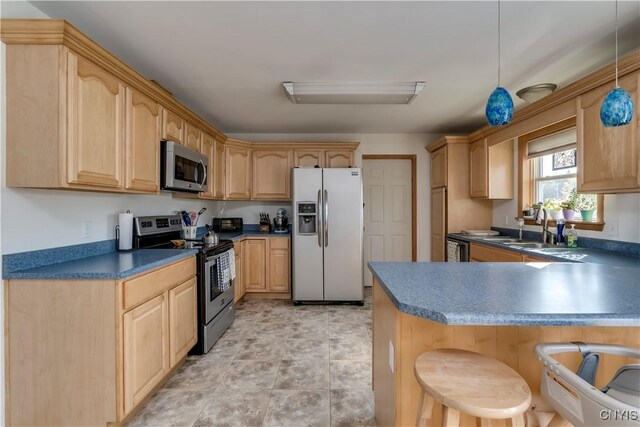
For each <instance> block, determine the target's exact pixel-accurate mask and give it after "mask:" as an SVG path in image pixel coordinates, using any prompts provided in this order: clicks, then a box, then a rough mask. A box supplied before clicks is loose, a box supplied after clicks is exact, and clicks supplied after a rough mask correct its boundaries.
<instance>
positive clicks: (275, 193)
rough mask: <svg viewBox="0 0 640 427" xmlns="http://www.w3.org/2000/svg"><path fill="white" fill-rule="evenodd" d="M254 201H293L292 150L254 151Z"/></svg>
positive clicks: (252, 189) (252, 188)
mask: <svg viewBox="0 0 640 427" xmlns="http://www.w3.org/2000/svg"><path fill="white" fill-rule="evenodd" d="M252 156H253V160H252V168H253V174H252V178H253V184H252V187H251V191H252V198H253V199H268V200H288V199H291V167H292V163H293V161H292V160H293V159H292V157H293V152H292V150H263V149H257V148H254V149H253V151H252Z"/></svg>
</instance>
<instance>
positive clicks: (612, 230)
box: [606, 219, 618, 237]
mask: <svg viewBox="0 0 640 427" xmlns="http://www.w3.org/2000/svg"><path fill="white" fill-rule="evenodd" d="M606 227H607V235H609V236H614V237H615V236H617V235H618V220H617V219H614V220H612V221H607V225H606Z"/></svg>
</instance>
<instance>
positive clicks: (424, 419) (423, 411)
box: [416, 390, 433, 427]
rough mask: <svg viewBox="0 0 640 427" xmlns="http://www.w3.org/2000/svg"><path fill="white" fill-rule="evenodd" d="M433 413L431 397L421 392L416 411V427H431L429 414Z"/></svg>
mask: <svg viewBox="0 0 640 427" xmlns="http://www.w3.org/2000/svg"><path fill="white" fill-rule="evenodd" d="M432 412H433V397H431V395H429V394H428V393H425V392H424V390H422V399H421V400H420V409H418V420H417V421H416V426H417V427H431V413H432Z"/></svg>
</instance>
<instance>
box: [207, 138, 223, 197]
mask: <svg viewBox="0 0 640 427" xmlns="http://www.w3.org/2000/svg"><path fill="white" fill-rule="evenodd" d="M213 160H214V162H213V171H212V172H210V173H211V175H212V176H213V198H214V199H222V198H224V186H225V184H224V182H225V170H224V168H225V158H224V144H223V143H222V142H221V141H218V140H215V143H214V146H213Z"/></svg>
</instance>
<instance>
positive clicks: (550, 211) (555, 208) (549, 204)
mask: <svg viewBox="0 0 640 427" xmlns="http://www.w3.org/2000/svg"><path fill="white" fill-rule="evenodd" d="M542 207H543V208H544V209H545V210H546V211H547V215H549V216H550V217H551V218H552V219H560V218H562V210H561V208H560V202H559V201H557V200H556V199H547V200H545V201H544V204H543V205H542Z"/></svg>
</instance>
